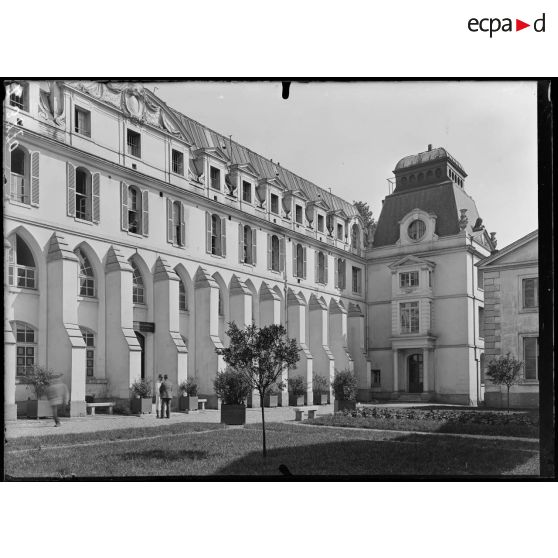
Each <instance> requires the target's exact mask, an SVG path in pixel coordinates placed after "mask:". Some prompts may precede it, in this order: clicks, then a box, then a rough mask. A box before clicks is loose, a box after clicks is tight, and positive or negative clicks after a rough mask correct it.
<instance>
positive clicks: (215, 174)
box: [209, 167, 221, 190]
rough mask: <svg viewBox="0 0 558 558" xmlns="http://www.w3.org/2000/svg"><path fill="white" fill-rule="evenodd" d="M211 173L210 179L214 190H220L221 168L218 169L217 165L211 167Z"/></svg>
mask: <svg viewBox="0 0 558 558" xmlns="http://www.w3.org/2000/svg"><path fill="white" fill-rule="evenodd" d="M209 175H210V180H211V187H212V188H213V189H214V190H220V189H221V171H220V170H219V169H216V168H215V167H210V168H209Z"/></svg>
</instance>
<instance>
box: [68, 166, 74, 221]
mask: <svg viewBox="0 0 558 558" xmlns="http://www.w3.org/2000/svg"><path fill="white" fill-rule="evenodd" d="M66 210H67V212H68V215H69V216H70V217H75V215H76V167H74V165H72V163H69V162H68V163H66Z"/></svg>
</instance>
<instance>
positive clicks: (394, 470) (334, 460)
mask: <svg viewBox="0 0 558 558" xmlns="http://www.w3.org/2000/svg"><path fill="white" fill-rule="evenodd" d="M155 430H157V433H156V432H155ZM165 430H166V432H165ZM267 432H268V458H267V459H266V460H264V459H263V457H262V455H261V428H260V426H259V425H256V424H254V425H249V426H246V427H245V428H226V429H225V428H223V427H222V426H220V425H216V424H205V425H201V424H195V425H194V424H182V425H172V426H169V427H159V428H157V429H153V428H151V429H149V432H146V433H144V436H145V437H139V436H138V435H137V434H138V430H137V429H129V430H121V431H112V432H97V433H95V435H93V434H91V435H83V436H78V435H59V436H56V438H55V439H54V437H53V439H48V440H47V439H45V438H41V440H40V441H39V442H40V446H39V444H38V443H37V441H38V440H37V439H36V438H35V439H34V441H33V442H31V441H30V440H29V439H16V440H11V441H10V442H9V444H8V445H7V446H6V447H5V454H4V458H5V460H4V470H5V474H6V475H7V479H10V478H25V477H28V478H72V477H78V478H83V477H91V476H101V477H111V478H122V477H130V476H131V477H144V476H149V477H153V476H173V477H177V476H181V477H182V476H198V475H280V472H279V466H280V465H285V466H286V467H287V468H288V470H289V471H290V473H291V474H293V475H452V476H453V475H485V476H487V475H538V474H539V456H538V444H537V443H533V442H524V441H520V440H505V441H502V440H477V439H467V438H455V437H449V436H448V437H445V436H430V435H420V434H411V435H407V434H401V433H397V432H385V433H384V432H374V431H369V432H367V431H363V430H351V429H335V428H320V427H318V426H313V427H310V426H304V425H294V424H292V425H291V424H278V423H272V424H270V425H269V426H268V430H267ZM76 436H77V437H76ZM33 444H35V445H33ZM39 447H40V449H38V448H39Z"/></svg>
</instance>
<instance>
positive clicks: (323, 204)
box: [307, 199, 330, 212]
mask: <svg viewBox="0 0 558 558" xmlns="http://www.w3.org/2000/svg"><path fill="white" fill-rule="evenodd" d="M307 206H309V207H319V208H320V209H323V210H324V211H326V212H328V211H329V210H330V207H329V205H327V203H326V202H325V201H324V200H322V199H319V200H312V201H310V202H308V204H307Z"/></svg>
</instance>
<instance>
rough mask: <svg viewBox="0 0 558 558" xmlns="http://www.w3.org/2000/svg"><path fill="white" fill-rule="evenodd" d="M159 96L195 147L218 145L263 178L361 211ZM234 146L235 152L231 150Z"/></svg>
mask: <svg viewBox="0 0 558 558" xmlns="http://www.w3.org/2000/svg"><path fill="white" fill-rule="evenodd" d="M157 99H158V100H159V102H160V103H161V104H163V105H165V106H166V107H167V108H168V109H169V110H170V111H172V112H173V114H175V115H176V116H177V118H179V119H180V121H181V123H182V124H183V125H184V127H185V128H186V130H187V131H188V133H189V135H190V139H191V140H192V141H193V142H194V146H193V149H194V150H195V149H201V148H207V147H218V148H219V149H221V150H222V151H223V152H225V153H227V155H228V156H229V157H231V159H232V160H231V163H232V164H242V163H250V164H251V165H252V166H253V167H254V168H255V169H256V170H257V172H258V174H259V175H260V178H275V177H276V176H277V178H279V180H281V182H283V184H285V186H286V187H287V188H288V189H289V190H292V191H297V190H301V191H302V192H303V193H304V194H305V195H306V196H307V197H308V199H309V201H317V200H323V201H324V202H325V203H326V204H327V205H328V206H329V208H330V209H331V210H334V211H335V210H343V211H344V212H345V213H346V214H347V216H348V217H352V216H355V215H359V213H358V210H357V209H356V208H355V206H354V205H353V204H352V203H351V202H348V201H347V200H344V199H343V198H340V197H339V196H336V195H335V194H332V193H330V192H329V190H324V189H323V188H320V187H319V186H317V185H316V184H314V183H313V182H310V181H309V180H306V179H304V178H302V177H300V176H298V175H297V174H295V173H294V172H291V171H289V170H288V169H286V168H284V167H282V166H280V165H278V164H277V163H272V162H271V161H270V160H269V159H267V158H265V157H263V156H262V155H259V154H257V153H255V152H254V151H252V150H251V149H248V148H247V147H244V146H243V145H240V144H239V143H237V142H235V141H233V142H232V149H231V141H230V139H229V138H228V137H226V136H224V135H222V134H219V133H217V132H215V131H214V130H211V129H210V128H208V127H207V126H204V125H203V124H200V123H199V122H196V121H195V120H193V119H192V118H190V117H188V116H186V115H184V114H182V113H180V112H178V111H177V110H175V109H173V108H172V107H169V106H168V105H167V104H166V103H165V102H164V101H163V100H162V99H160V98H158V97H157ZM223 146H226V149H223ZM231 150H232V156H231V154H230V153H229V151H231ZM277 172H278V173H279V174H278V175H277V174H276V173H277Z"/></svg>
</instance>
